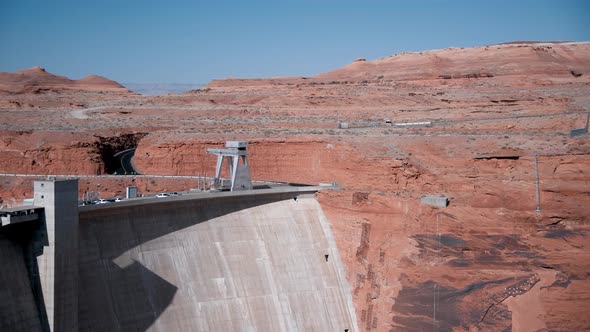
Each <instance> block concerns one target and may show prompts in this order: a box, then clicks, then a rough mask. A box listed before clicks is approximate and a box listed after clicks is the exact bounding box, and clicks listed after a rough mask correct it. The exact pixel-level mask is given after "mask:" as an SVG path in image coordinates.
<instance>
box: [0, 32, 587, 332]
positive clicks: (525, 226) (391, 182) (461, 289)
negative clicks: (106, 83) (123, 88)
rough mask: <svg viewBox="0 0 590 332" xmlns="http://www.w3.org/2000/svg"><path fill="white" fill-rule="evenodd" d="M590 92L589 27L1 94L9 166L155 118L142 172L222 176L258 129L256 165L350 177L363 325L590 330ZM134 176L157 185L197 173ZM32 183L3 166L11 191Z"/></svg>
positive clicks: (65, 165) (261, 172)
mask: <svg viewBox="0 0 590 332" xmlns="http://www.w3.org/2000/svg"><path fill="white" fill-rule="evenodd" d="M572 71H573V72H574V73H575V74H572ZM588 96H590V44H589V43H554V44H550V43H517V44H509V45H491V46H486V47H479V48H471V49H458V48H453V49H446V50H435V51H428V52H421V53H409V54H400V55H396V56H392V57H387V58H384V59H380V60H375V61H360V62H354V63H352V64H351V65H349V66H346V67H344V68H341V69H339V70H336V71H333V72H329V73H325V74H320V75H317V76H315V77H310V78H302V77H293V78H272V79H256V80H247V79H229V80H218V81H214V82H212V83H211V84H209V85H208V86H207V87H205V88H203V89H200V90H199V91H193V92H190V93H187V94H184V95H176V96H160V97H144V96H132V95H114V94H106V95H105V94H95V93H78V92H77V93H73V92H71V91H69V92H68V91H65V90H64V91H61V90H60V91H59V92H55V91H54V92H46V93H40V94H35V93H23V94H18V95H17V94H11V95H5V96H3V97H0V107H1V108H2V112H3V115H4V119H7V120H6V122H5V123H3V124H2V128H1V130H2V131H1V132H0V135H1V136H0V144H2V145H1V146H2V152H3V153H2V154H1V155H0V171H1V172H15V173H37V172H44V173H42V174H47V173H78V174H102V173H104V171H105V167H104V158H102V157H101V154H100V152H99V149H97V146H98V145H100V144H107V143H108V144H107V145H108V146H115V145H116V146H120V147H123V145H125V144H123V143H124V142H127V143H129V142H130V141H129V140H126V139H124V138H125V137H127V138H129V137H132V138H135V137H136V135H138V133H141V134H139V135H141V138H140V139H136V140H135V141H133V143H134V145H136V147H137V150H136V152H135V156H134V158H133V162H134V164H135V166H136V167H137V168H138V169H139V170H140V171H141V172H143V173H145V174H170V175H197V174H200V175H204V174H207V175H209V176H210V175H212V174H213V171H214V162H215V157H214V156H212V155H208V154H207V153H206V152H205V151H206V149H207V148H210V147H220V146H222V145H223V142H224V141H225V140H232V139H240V140H248V141H249V142H250V146H249V154H250V161H251V165H252V174H253V177H254V178H255V179H266V180H275V181H289V182H296V183H318V182H324V183H331V182H337V183H338V184H340V185H341V186H342V188H343V189H342V190H340V191H326V192H322V193H320V194H318V197H319V201H320V203H321V205H322V208H323V209H324V211H325V213H326V215H327V216H328V219H329V220H330V222H331V226H332V229H333V231H334V235H335V238H336V242H337V245H338V247H339V250H340V253H341V256H342V259H343V261H344V263H345V266H346V272H347V277H348V281H349V283H350V285H351V287H352V289H353V296H354V301H355V306H356V312H357V317H358V321H359V324H360V328H361V329H362V330H365V331H369V330H379V331H387V330H390V329H393V330H439V331H448V330H456V331H461V330H484V331H502V330H511V329H519V330H543V329H546V330H584V329H588V328H590V325H588V321H587V319H585V317H586V316H587V310H586V308H587V307H588V301H587V300H586V299H587V298H588V297H589V296H590V281H589V277H590V276H589V273H588V271H590V266H589V265H590V257H588V256H589V254H588V253H587V250H586V248H587V247H588V246H589V245H590V236H589V234H588V231H589V228H588V225H589V222H590V220H589V216H590V194H589V193H590V171H588V170H589V169H590V139H589V137H588V136H587V135H586V136H584V135H582V136H579V137H575V138H571V137H569V132H570V130H571V129H573V128H579V127H581V126H583V124H584V123H585V119H586V112H587V111H589V110H590V98H589V97H588ZM25 115H26V116H25ZM31 119H43V121H31ZM339 121H345V122H348V123H349V129H337V126H336V125H337V123H338V122H339ZM408 122H422V123H425V122H427V123H428V125H416V126H401V125H399V124H403V123H408ZM396 124H398V125H396ZM144 133H145V134H144ZM129 135H131V136H129ZM101 142H102V143H101ZM535 155H538V169H539V179H540V207H541V212H540V213H537V212H535V209H536V201H535V174H534V159H535V158H534V156H535ZM127 181H132V180H131V179H129V180H125V181H123V180H118V181H115V180H104V179H101V180H99V179H87V180H84V181H82V182H81V184H82V187H83V188H81V194H83V192H84V191H93V190H96V191H100V192H101V194H102V195H107V196H108V195H110V196H115V195H120V194H121V193H122V192H123V190H124V187H125V186H127V185H130V183H128V182H127ZM133 181H134V182H133V183H132V184H133V185H136V186H138V187H139V188H140V191H143V192H158V191H165V190H171V191H178V190H181V189H188V188H191V187H193V188H194V187H196V184H195V183H194V182H191V181H177V182H174V181H172V180H155V181H153V183H152V181H150V180H147V179H134V180H133ZM28 186H30V182H27V181H26V180H22V179H13V178H10V179H7V178H0V197H2V199H4V201H5V202H8V201H11V200H12V199H14V198H15V197H17V198H21V199H22V197H24V196H26V193H28V192H30V190H31V189H28V188H29V187H28ZM422 195H444V196H446V197H448V198H449V199H450V204H449V206H448V207H446V208H434V207H430V206H426V205H421V204H420V197H421V196H422Z"/></svg>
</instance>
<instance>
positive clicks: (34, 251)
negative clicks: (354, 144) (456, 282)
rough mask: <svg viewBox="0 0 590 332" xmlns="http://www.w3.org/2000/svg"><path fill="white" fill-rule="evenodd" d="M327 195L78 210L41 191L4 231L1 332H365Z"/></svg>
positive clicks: (47, 186) (288, 191) (57, 188)
mask: <svg viewBox="0 0 590 332" xmlns="http://www.w3.org/2000/svg"><path fill="white" fill-rule="evenodd" d="M319 189H320V188H318V187H277V188H269V189H254V190H243V191H237V192H217V193H195V194H187V195H182V196H176V197H167V198H140V199H134V200H127V201H123V202H120V203H113V204H103V205H89V206H80V207H79V206H78V204H77V195H78V187H77V180H50V181H36V182H35V199H34V206H30V207H22V208H20V209H13V210H11V211H5V212H3V214H2V225H3V226H2V227H0V263H1V264H2V267H3V268H2V269H0V297H1V298H2V301H0V331H343V332H345V331H357V330H358V328H357V323H356V316H355V312H354V307H353V303H352V295H351V291H350V288H349V286H348V283H347V281H346V279H345V274H344V269H343V265H342V262H341V260H340V256H339V253H338V250H337V248H336V245H335V242H334V240H333V237H332V233H331V230H330V226H329V224H328V221H327V219H326V217H325V216H324V213H323V212H322V209H321V207H320V206H319V203H318V202H317V201H316V199H315V192H316V191H317V190H319Z"/></svg>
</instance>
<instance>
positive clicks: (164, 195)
mask: <svg viewBox="0 0 590 332" xmlns="http://www.w3.org/2000/svg"><path fill="white" fill-rule="evenodd" d="M156 197H160V198H161V197H170V194H168V193H159V194H157V195H156Z"/></svg>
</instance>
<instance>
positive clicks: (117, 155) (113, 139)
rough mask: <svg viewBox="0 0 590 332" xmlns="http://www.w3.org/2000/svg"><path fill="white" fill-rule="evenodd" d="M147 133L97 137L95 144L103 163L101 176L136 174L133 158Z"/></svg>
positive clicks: (100, 160)
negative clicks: (132, 162)
mask: <svg viewBox="0 0 590 332" xmlns="http://www.w3.org/2000/svg"><path fill="white" fill-rule="evenodd" d="M146 135H147V134H146V133H132V134H121V135H119V136H108V137H104V136H97V138H98V140H97V141H96V142H95V143H94V145H95V148H96V153H97V154H98V156H99V160H98V161H97V162H99V163H101V172H100V174H136V173H137V171H136V170H133V169H132V166H131V161H130V160H131V157H132V156H133V153H134V152H135V149H136V148H137V145H138V144H139V141H140V140H141V139H142V138H143V137H145V136H146Z"/></svg>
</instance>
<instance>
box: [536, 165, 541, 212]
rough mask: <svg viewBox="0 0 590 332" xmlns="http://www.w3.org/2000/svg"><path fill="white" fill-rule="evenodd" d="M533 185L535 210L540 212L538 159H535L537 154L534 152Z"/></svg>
mask: <svg viewBox="0 0 590 332" xmlns="http://www.w3.org/2000/svg"><path fill="white" fill-rule="evenodd" d="M535 187H536V192H535V194H536V195H535V198H536V202H537V209H536V210H535V212H537V213H540V212H541V192H540V190H539V161H538V159H537V154H535Z"/></svg>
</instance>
